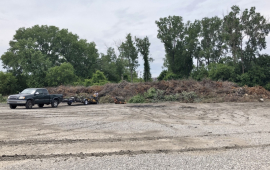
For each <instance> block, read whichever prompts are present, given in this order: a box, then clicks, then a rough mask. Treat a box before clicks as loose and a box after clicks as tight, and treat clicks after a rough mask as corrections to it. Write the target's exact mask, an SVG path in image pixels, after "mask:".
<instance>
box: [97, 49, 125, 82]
mask: <svg viewBox="0 0 270 170" xmlns="http://www.w3.org/2000/svg"><path fill="white" fill-rule="evenodd" d="M117 59H118V58H117V56H116V54H115V51H114V48H112V47H109V48H108V49H107V54H106V55H105V54H102V53H101V57H100V70H102V72H103V73H104V75H105V76H106V77H107V79H108V81H111V82H119V81H120V80H121V73H120V74H119V73H118V71H117V69H118V67H121V66H122V64H121V63H119V61H117ZM117 64H120V65H117ZM119 69H120V70H121V68H119Z"/></svg>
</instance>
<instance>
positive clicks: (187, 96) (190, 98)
mask: <svg viewBox="0 0 270 170" xmlns="http://www.w3.org/2000/svg"><path fill="white" fill-rule="evenodd" d="M197 97H198V96H197V94H196V93H195V92H193V91H190V92H186V91H183V92H182V93H181V98H182V99H183V100H184V101H185V102H189V103H193V102H194V100H195V99H196V98H197Z"/></svg>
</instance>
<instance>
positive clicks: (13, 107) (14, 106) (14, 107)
mask: <svg viewBox="0 0 270 170" xmlns="http://www.w3.org/2000/svg"><path fill="white" fill-rule="evenodd" d="M9 107H10V108H11V109H16V107H17V105H13V104H10V105H9Z"/></svg>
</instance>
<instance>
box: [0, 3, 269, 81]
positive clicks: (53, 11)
mask: <svg viewBox="0 0 270 170" xmlns="http://www.w3.org/2000/svg"><path fill="white" fill-rule="evenodd" d="M233 5H238V6H239V7H240V9H241V10H244V9H246V8H247V9H250V7H253V6H255V7H256V12H259V13H260V14H261V15H263V16H264V17H265V18H267V19H269V18H270V10H269V6H270V0H218V1H217V0H132V1H131V0H1V1H0V56H1V55H3V54H4V53H5V52H6V51H7V50H8V48H9V41H10V40H12V39H13V36H14V35H15V32H16V30H18V29H19V28H22V27H25V28H30V27H33V26H34V25H48V26H56V27H58V28H59V29H68V31H69V32H72V33H73V34H77V35H78V36H79V37H80V39H86V40H87V41H88V42H95V43H96V45H97V46H96V48H97V49H98V52H99V53H106V50H107V48H108V47H114V48H116V45H117V44H119V42H123V41H125V37H126V35H127V34H128V33H131V35H132V36H133V37H134V36H136V37H140V38H144V37H146V36H147V37H148V38H149V41H150V43H151V45H150V57H152V58H153V59H154V61H153V62H152V63H151V64H150V68H151V74H152V77H157V76H158V75H159V74H160V72H161V71H162V65H163V58H164V57H165V49H164V45H163V44H162V42H161V41H160V40H159V39H158V38H157V30H158V28H157V25H156V24H155V21H157V20H159V19H160V18H164V17H168V16H173V15H175V16H181V17H183V19H184V23H186V22H187V21H188V20H190V21H191V22H193V21H194V20H195V19H198V20H200V19H202V18H204V17H214V16H218V17H220V18H222V17H223V16H224V15H226V14H228V12H229V11H230V8H231V7H232V6H233ZM266 41H267V49H265V50H264V51H263V53H267V54H270V36H268V37H267V38H266ZM139 64H140V66H139V67H138V69H137V71H138V73H139V76H140V74H141V73H142V72H143V60H142V57H141V56H139ZM0 71H5V70H4V69H3V66H2V62H1V61H0Z"/></svg>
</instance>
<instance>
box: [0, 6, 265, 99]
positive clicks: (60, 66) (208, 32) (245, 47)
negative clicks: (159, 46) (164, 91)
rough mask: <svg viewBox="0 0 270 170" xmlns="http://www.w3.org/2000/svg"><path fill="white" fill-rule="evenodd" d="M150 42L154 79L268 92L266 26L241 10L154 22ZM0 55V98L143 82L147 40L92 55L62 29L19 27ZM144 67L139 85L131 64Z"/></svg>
mask: <svg viewBox="0 0 270 170" xmlns="http://www.w3.org/2000/svg"><path fill="white" fill-rule="evenodd" d="M155 23H156V25H157V27H158V34H157V38H158V39H160V40H161V42H162V43H163V44H164V47H165V57H164V63H163V71H162V72H161V73H160V75H159V77H158V80H170V79H183V78H189V77H192V78H193V79H196V80H202V79H204V78H211V79H213V80H222V81H227V80H228V81H234V82H236V83H238V84H240V85H248V86H255V85H262V86H264V87H265V88H267V89H268V90H270V80H269V77H270V67H269V66H270V57H269V55H268V54H261V51H262V50H263V49H266V40H265V38H266V37H267V36H268V34H269V31H270V24H269V22H268V21H267V19H266V18H265V17H264V16H262V15H261V14H260V13H258V12H256V8H255V7H251V8H250V9H245V10H244V11H241V10H240V8H239V7H238V6H232V7H231V11H230V12H229V13H228V14H227V15H225V16H223V18H219V17H216V16H215V17H212V18H207V17H206V18H203V19H201V20H195V21H194V22H191V21H187V22H186V23H184V22H183V18H182V17H181V16H168V17H164V18H160V19H159V20H157V21H155ZM9 45H10V47H9V49H8V50H7V52H5V53H4V54H3V55H2V56H1V60H2V63H3V66H4V68H5V69H6V70H7V72H6V73H4V72H0V79H1V83H0V93H3V94H10V93H12V92H14V91H20V90H21V89H23V88H26V87H46V86H59V85H85V86H91V85H103V84H105V83H107V82H115V83H117V82H120V81H121V80H127V81H131V82H138V81H145V82H147V81H151V72H150V62H152V61H153V59H152V58H151V57H149V54H150V51H149V48H150V45H151V43H150V42H149V39H148V37H147V36H146V37H144V38H138V37H136V36H134V37H133V36H132V35H131V34H130V33H129V34H127V36H126V38H125V41H123V42H121V44H120V45H119V46H117V48H116V50H118V51H116V50H115V48H113V47H108V48H107V53H106V54H103V53H100V54H99V53H98V50H97V48H96V44H95V43H94V42H87V40H85V39H80V38H79V36H78V35H76V34H73V33H71V32H69V31H68V30H67V29H59V28H58V27H56V26H47V25H41V26H39V25H35V26H33V27H31V28H19V29H18V30H17V31H16V33H15V35H14V37H13V40H11V41H10V43H9ZM139 56H141V57H142V58H143V60H144V72H143V76H142V79H140V77H139V76H138V74H137V73H136V69H137V67H138V66H139V64H138V57H139Z"/></svg>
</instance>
